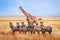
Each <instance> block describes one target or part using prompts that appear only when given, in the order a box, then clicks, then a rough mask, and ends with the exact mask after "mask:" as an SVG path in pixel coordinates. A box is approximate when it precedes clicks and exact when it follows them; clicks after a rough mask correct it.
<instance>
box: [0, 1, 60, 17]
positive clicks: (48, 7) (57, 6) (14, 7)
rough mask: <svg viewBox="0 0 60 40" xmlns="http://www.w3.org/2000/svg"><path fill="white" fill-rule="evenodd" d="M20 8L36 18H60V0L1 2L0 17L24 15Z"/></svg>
mask: <svg viewBox="0 0 60 40" xmlns="http://www.w3.org/2000/svg"><path fill="white" fill-rule="evenodd" d="M19 6H22V7H23V8H24V9H25V10H26V11H27V12H29V13H30V14H32V15H34V16H42V17H43V16H47V17H49V16H60V0H0V16H2V15H5V16H11V15H13V16H14V15H16V16H18V15H23V14H22V12H21V10H20V9H19Z"/></svg>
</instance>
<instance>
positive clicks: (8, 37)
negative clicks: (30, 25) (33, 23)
mask: <svg viewBox="0 0 60 40" xmlns="http://www.w3.org/2000/svg"><path fill="white" fill-rule="evenodd" d="M42 19H43V20H42V21H43V22H44V25H45V26H52V28H53V32H52V34H51V35H49V34H48V33H46V34H45V35H43V34H39V35H38V34H33V35H31V34H19V33H18V32H16V33H15V34H14V35H13V34H12V32H11V29H10V28H9V22H13V24H14V25H16V22H21V21H24V22H25V24H26V22H27V21H26V19H25V18H13V17H12V18H2V17H0V40H60V17H55V18H42ZM38 22H39V20H38Z"/></svg>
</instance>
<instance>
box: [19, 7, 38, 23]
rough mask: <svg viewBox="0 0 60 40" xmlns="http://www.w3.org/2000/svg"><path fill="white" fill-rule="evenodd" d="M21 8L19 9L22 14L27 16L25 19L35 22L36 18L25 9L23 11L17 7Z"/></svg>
mask: <svg viewBox="0 0 60 40" xmlns="http://www.w3.org/2000/svg"><path fill="white" fill-rule="evenodd" d="M19 8H20V9H21V11H22V12H23V14H24V15H25V16H26V17H27V21H28V22H34V23H36V24H37V19H36V17H35V16H32V15H31V14H29V13H28V12H27V11H25V10H24V9H23V8H22V7H21V6H20V7H19Z"/></svg>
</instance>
